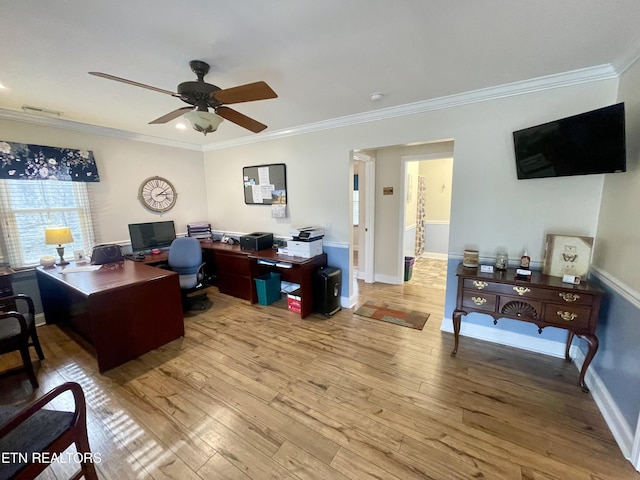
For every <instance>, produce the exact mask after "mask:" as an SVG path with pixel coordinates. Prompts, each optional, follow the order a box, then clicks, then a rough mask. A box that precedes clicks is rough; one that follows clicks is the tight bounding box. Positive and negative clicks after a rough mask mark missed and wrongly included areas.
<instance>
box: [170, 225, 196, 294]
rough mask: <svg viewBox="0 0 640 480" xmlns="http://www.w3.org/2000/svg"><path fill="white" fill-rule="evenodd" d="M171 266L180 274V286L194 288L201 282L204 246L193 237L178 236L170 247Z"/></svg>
mask: <svg viewBox="0 0 640 480" xmlns="http://www.w3.org/2000/svg"><path fill="white" fill-rule="evenodd" d="M168 263H169V268H170V269H171V270H173V271H174V272H176V273H177V274H178V275H180V288H193V287H195V286H196V285H197V284H198V283H199V282H200V279H199V278H198V271H199V270H200V267H201V266H202V247H201V246H200V241H199V240H198V239H197V238H193V237H180V238H176V239H175V240H174V241H173V242H172V243H171V247H170V248H169V259H168Z"/></svg>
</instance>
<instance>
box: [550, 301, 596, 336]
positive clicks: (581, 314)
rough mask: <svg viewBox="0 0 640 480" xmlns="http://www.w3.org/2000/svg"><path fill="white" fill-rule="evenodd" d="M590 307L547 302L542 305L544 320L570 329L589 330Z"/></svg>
mask: <svg viewBox="0 0 640 480" xmlns="http://www.w3.org/2000/svg"><path fill="white" fill-rule="evenodd" d="M590 318H591V309H589V308H585V307H579V306H574V305H566V304H559V303H557V304H556V303H548V304H546V305H545V307H544V321H545V322H547V323H551V324H555V325H557V326H559V327H561V328H570V329H571V330H589V320H590Z"/></svg>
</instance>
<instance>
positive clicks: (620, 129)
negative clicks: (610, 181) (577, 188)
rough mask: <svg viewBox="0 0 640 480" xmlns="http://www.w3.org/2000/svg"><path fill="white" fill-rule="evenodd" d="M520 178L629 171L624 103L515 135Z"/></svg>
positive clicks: (514, 140)
mask: <svg viewBox="0 0 640 480" xmlns="http://www.w3.org/2000/svg"><path fill="white" fill-rule="evenodd" d="M513 143H514V147H515V154H516V169H517V172H518V178H519V179H528V178H544V177H562V176H568V175H590V174H595V173H613V172H624V171H626V166H627V162H626V148H625V122H624V103H618V104H616V105H611V106H609V107H604V108H600V109H598V110H592V111H590V112H586V113H582V114H579V115H574V116H571V117H567V118H563V119H561V120H556V121H554V122H549V123H544V124H542V125H537V126H535V127H530V128H526V129H524V130H518V131H516V132H513Z"/></svg>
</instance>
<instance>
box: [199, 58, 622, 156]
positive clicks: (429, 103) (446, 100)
mask: <svg viewBox="0 0 640 480" xmlns="http://www.w3.org/2000/svg"><path fill="white" fill-rule="evenodd" d="M617 77H618V73H617V72H616V70H615V69H614V68H613V66H612V65H611V64H606V65H599V66H596V67H590V68H583V69H579V70H572V71H570V72H565V73H558V74H554V75H548V76H545V77H538V78H533V79H529V80H522V81H519V82H513V83H508V84H505V85H498V86H496V87H489V88H482V89H479V90H472V91H469V92H464V93H459V94H454V95H448V96H444V97H439V98H433V99H430V100H424V101H420V102H415V103H408V104H405V105H399V106H397V107H389V108H382V109H379V110H373V111H371V112H364V113H358V114H355V115H348V116H345V117H338V118H334V119H331V120H324V121H321V122H316V123H309V124H307V125H301V126H298V127H293V128H288V129H285V130H276V131H273V132H269V133H264V134H260V135H256V136H253V137H243V138H238V139H234V140H226V141H221V142H215V143H210V144H208V145H205V146H204V147H203V148H202V149H203V151H205V152H207V151H213V150H222V149H226V148H231V147H237V146H241V145H247V144H251V143H257V142H264V141H267V140H274V139H277V138H285V137H291V136H294V135H303V134H305V133H313V132H319V131H322V130H330V129H333V128H340V127H346V126H349V125H357V124H360V123H367V122H375V121H378V120H386V119H389V118H394V117H402V116H405V115H414V114H417V113H424V112H430V111H433V110H442V109H445V108H452V107H459V106H462V105H469V104H472V103H479V102H486V101H489V100H495V99H499V98H506V97H513V96H516V95H525V94H528V93H534V92H539V91H543V90H551V89H555V88H563V87H568V86H573V85H580V84H585V83H590V82H596V81H601V80H608V79H612V78H617Z"/></svg>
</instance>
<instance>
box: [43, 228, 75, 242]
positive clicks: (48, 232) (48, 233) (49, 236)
mask: <svg viewBox="0 0 640 480" xmlns="http://www.w3.org/2000/svg"><path fill="white" fill-rule="evenodd" d="M72 242H73V235H71V229H70V228H69V227H47V228H45V229H44V243H45V244H47V245H62V244H63V243H72Z"/></svg>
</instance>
